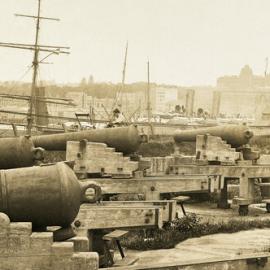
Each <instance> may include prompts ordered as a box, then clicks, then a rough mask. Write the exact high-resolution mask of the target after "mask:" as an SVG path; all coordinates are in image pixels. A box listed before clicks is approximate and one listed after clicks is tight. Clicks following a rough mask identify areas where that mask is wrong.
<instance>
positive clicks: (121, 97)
mask: <svg viewBox="0 0 270 270" xmlns="http://www.w3.org/2000/svg"><path fill="white" fill-rule="evenodd" d="M127 53H128V41H127V44H126V50H125V58H124V64H123V71H122V85H121V88H122V89H121V93H120V104H121V106H123V94H124V89H125V81H126V68H127ZM126 99H127V97H126ZM126 109H127V100H126Z"/></svg>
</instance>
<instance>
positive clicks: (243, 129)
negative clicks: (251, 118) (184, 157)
mask: <svg viewBox="0 0 270 270" xmlns="http://www.w3.org/2000/svg"><path fill="white" fill-rule="evenodd" d="M206 134H209V135H212V136H218V137H220V138H222V139H223V140H225V141H226V142H227V143H229V144H230V145H231V146H232V147H236V148H237V147H240V146H242V145H245V144H247V143H248V142H249V140H250V139H251V138H252V136H253V132H252V131H251V130H249V128H248V127H247V126H245V125H226V126H225V125H224V126H216V127H208V128H198V129H193V130H177V131H176V132H175V133H174V140H175V142H183V141H196V136H197V135H206Z"/></svg>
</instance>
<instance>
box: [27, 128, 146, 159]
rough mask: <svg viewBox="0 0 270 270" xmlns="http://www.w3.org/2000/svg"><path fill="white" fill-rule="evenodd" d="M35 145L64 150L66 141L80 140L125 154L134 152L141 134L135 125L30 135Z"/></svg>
mask: <svg viewBox="0 0 270 270" xmlns="http://www.w3.org/2000/svg"><path fill="white" fill-rule="evenodd" d="M32 139H33V142H34V145H35V146H36V147H42V148H44V149H45V150H50V151H64V150H66V145H67V142H68V141H82V140H87V141H90V142H99V143H106V144H107V145H108V146H109V147H113V148H115V150H116V151H118V152H123V153H125V154H129V153H133V152H136V150H137V149H138V148H139V146H140V143H141V142H143V140H144V139H143V136H141V135H140V134H139V131H138V129H137V127H136V126H134V125H130V126H128V127H116V128H104V129H92V130H83V131H77V132H67V133H60V134H50V135H40V136H33V137H32Z"/></svg>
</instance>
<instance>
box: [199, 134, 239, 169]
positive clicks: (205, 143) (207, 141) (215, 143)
mask: <svg viewBox="0 0 270 270" xmlns="http://www.w3.org/2000/svg"><path fill="white" fill-rule="evenodd" d="M240 159H241V153H240V152H236V149H235V148H232V147H231V145H230V144H228V143H226V142H225V141H223V140H222V139H221V138H220V137H217V136H211V135H197V137H196V160H197V161H203V162H206V163H212V162H218V163H219V164H223V165H234V164H235V163H236V161H237V160H240Z"/></svg>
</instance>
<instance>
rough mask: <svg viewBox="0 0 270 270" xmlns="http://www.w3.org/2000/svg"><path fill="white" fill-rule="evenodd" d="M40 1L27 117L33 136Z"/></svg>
mask: <svg viewBox="0 0 270 270" xmlns="http://www.w3.org/2000/svg"><path fill="white" fill-rule="evenodd" d="M40 4H41V2H40V0H38V15H37V23H36V38H35V50H34V60H33V79H32V87H31V98H30V101H29V115H28V117H27V133H28V135H31V130H32V125H33V122H34V116H33V106H34V105H35V104H36V88H37V72H38V67H39V61H38V56H39V49H38V40H39V29H40Z"/></svg>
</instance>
